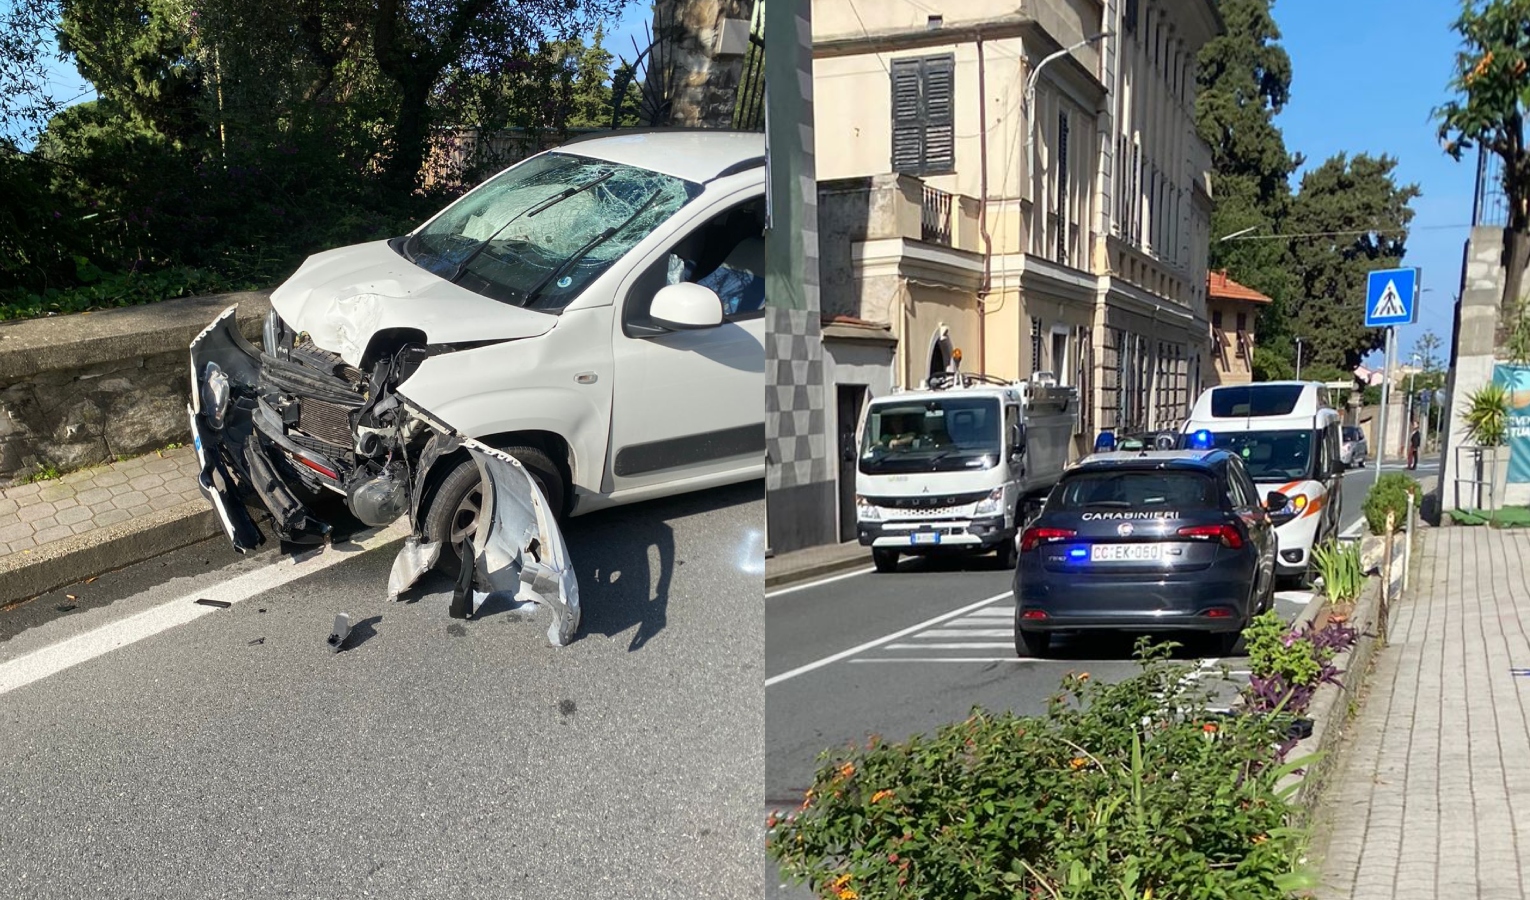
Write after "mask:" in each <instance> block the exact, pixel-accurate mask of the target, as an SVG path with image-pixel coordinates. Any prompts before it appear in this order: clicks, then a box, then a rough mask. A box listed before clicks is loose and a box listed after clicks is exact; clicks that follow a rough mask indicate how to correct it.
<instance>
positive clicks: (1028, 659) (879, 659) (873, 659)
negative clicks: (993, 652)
mask: <svg viewBox="0 0 1530 900" xmlns="http://www.w3.org/2000/svg"><path fill="white" fill-rule="evenodd" d="M850 662H852V663H974V662H980V663H996V662H1022V663H1033V662H1041V660H1039V659H1036V658H1035V657H1032V656H862V657H859V658H858V659H852V660H850Z"/></svg>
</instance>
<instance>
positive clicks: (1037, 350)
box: [1031, 316, 1055, 375]
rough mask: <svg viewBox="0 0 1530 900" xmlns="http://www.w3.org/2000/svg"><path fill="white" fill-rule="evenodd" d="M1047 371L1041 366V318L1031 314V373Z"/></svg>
mask: <svg viewBox="0 0 1530 900" xmlns="http://www.w3.org/2000/svg"><path fill="white" fill-rule="evenodd" d="M1045 371H1046V370H1045V369H1043V368H1042V367H1041V320H1040V319H1038V318H1036V317H1035V316H1031V374H1032V375H1034V374H1036V373H1037V372H1045ZM1054 374H1055V373H1054Z"/></svg>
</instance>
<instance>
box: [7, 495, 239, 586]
mask: <svg viewBox="0 0 1530 900" xmlns="http://www.w3.org/2000/svg"><path fill="white" fill-rule="evenodd" d="M222 533H223V526H222V525H221V524H220V523H219V522H218V517H217V515H216V514H215V513H214V512H213V509H212V506H211V505H210V504H208V502H207V501H206V500H203V499H200V498H199V499H197V500H193V501H188V502H186V503H182V504H180V505H178V506H172V507H170V508H168V509H162V510H159V511H157V512H152V513H150V514H148V515H146V516H140V517H138V518H136V519H130V520H128V521H126V522H120V523H118V524H116V525H108V526H106V527H104V528H97V529H93V530H91V531H87V532H85V533H84V534H77V535H74V536H73V537H68V538H64V539H63V540H60V541H53V542H50V543H47V544H44V545H43V546H41V547H39V548H37V549H36V550H33V551H32V552H30V553H13V554H10V555H9V556H7V557H5V558H3V559H0V607H4V606H7V605H9V604H13V603H17V602H20V601H23V600H30V599H31V598H33V597H36V596H37V595H39V594H44V593H47V592H48V591H51V590H54V589H56V588H61V587H63V586H65V585H68V584H74V583H75V582H77V581H81V580H84V579H86V578H93V577H95V576H97V575H103V574H105V573H107V572H110V571H112V570H114V569H121V568H123V567H125V566H130V565H133V564H134V563H139V562H143V561H144V560H147V559H152V558H153V557H156V556H159V555H161V554H164V553H169V552H170V551H172V550H178V549H180V548H181V547H185V546H187V545H189V544H194V543H196V542H197V541H201V540H205V539H207V538H210V537H212V536H214V535H218V534H222Z"/></svg>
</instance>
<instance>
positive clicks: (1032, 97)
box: [1025, 31, 1116, 180]
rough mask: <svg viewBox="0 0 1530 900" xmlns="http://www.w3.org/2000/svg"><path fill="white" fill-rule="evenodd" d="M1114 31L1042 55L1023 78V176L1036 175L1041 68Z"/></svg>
mask: <svg viewBox="0 0 1530 900" xmlns="http://www.w3.org/2000/svg"><path fill="white" fill-rule="evenodd" d="M1115 34H1116V33H1115V32H1114V31H1102V32H1100V33H1099V34H1097V35H1095V36H1093V37H1086V38H1084V39H1083V40H1081V41H1079V42H1077V43H1074V44H1069V45H1068V46H1066V47H1064V48H1062V49H1061V50H1058V51H1057V52H1056V53H1053V54H1051V55H1049V56H1046V57H1044V58H1043V59H1042V60H1041V62H1039V63H1037V64H1036V68H1034V69H1032V70H1031V74H1030V77H1028V78H1026V79H1025V117H1026V119H1027V120H1028V121H1027V124H1026V128H1025V177H1026V178H1027V179H1031V180H1034V179H1035V177H1036V80H1037V79H1038V78H1039V77H1040V76H1041V70H1042V69H1044V68H1046V66H1047V64H1048V63H1050V62H1052V61H1053V60H1058V59H1062V58H1063V57H1064V56H1067V55H1068V54H1070V53H1072V52H1073V51H1074V50H1077V49H1078V48H1080V47H1087V46H1088V45H1090V44H1092V43H1094V42H1095V41H1103V40H1104V39H1105V38H1108V37H1115Z"/></svg>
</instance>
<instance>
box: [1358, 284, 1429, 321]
mask: <svg viewBox="0 0 1530 900" xmlns="http://www.w3.org/2000/svg"><path fill="white" fill-rule="evenodd" d="M1417 321H1418V269H1380V270H1378V271H1375V272H1371V273H1369V274H1368V275H1367V277H1366V281H1365V327H1366V328H1392V327H1395V326H1398V325H1412V324H1414V323H1415V322H1417Z"/></svg>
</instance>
